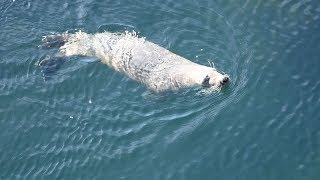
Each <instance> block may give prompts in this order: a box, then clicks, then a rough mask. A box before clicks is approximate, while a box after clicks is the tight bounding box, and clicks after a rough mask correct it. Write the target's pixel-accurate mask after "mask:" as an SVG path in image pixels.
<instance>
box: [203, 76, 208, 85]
mask: <svg viewBox="0 0 320 180" xmlns="http://www.w3.org/2000/svg"><path fill="white" fill-rule="evenodd" d="M209 81H210V77H209V76H208V75H207V76H206V77H205V78H204V79H203V81H202V85H203V86H209Z"/></svg>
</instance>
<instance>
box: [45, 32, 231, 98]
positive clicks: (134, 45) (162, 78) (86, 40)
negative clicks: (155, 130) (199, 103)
mask: <svg viewBox="0 0 320 180" xmlns="http://www.w3.org/2000/svg"><path fill="white" fill-rule="evenodd" d="M53 40H57V41H56V42H58V44H59V46H61V45H62V46H61V47H60V48H59V53H58V54H57V56H79V55H80V56H94V57H97V58H99V59H100V60H101V62H102V63H104V64H107V65H108V66H109V67H111V68H113V69H115V70H116V71H119V72H121V73H123V74H126V75H127V76H128V77H129V78H131V79H133V80H135V81H138V82H140V83H142V84H144V85H145V86H146V87H147V88H148V89H150V90H152V91H154V92H163V91H171V90H178V89H181V88H189V87H194V86H203V87H206V88H210V89H213V90H220V89H221V87H222V86H223V85H225V84H227V82H228V81H229V76H228V75H225V74H222V73H219V72H218V71H217V70H216V69H215V68H214V67H208V66H204V65H200V64H196V63H194V62H191V61H189V60H187V59H185V58H183V57H181V56H178V55H176V54H174V53H172V52H170V51H168V50H167V49H165V48H163V47H160V46H159V45H157V44H154V43H152V42H149V41H146V40H145V39H144V38H141V37H138V36H137V35H136V34H135V33H134V32H133V33H129V32H126V33H109V32H104V33H97V34H88V33H85V32H81V31H80V32H76V33H73V34H70V33H64V34H60V35H50V36H46V37H44V39H43V41H44V44H43V46H45V47H46V46H47V47H50V45H51V44H53V43H51V42H52V41H53Z"/></svg>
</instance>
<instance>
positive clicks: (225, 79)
mask: <svg viewBox="0 0 320 180" xmlns="http://www.w3.org/2000/svg"><path fill="white" fill-rule="evenodd" d="M227 82H229V77H228V76H225V77H224V78H223V79H222V84H226V83H227Z"/></svg>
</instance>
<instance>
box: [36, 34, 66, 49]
mask: <svg viewBox="0 0 320 180" xmlns="http://www.w3.org/2000/svg"><path fill="white" fill-rule="evenodd" d="M67 41H68V35H67V34H53V35H48V36H44V37H43V38H42V42H43V43H42V45H40V48H42V49H49V48H59V47H61V46H63V45H64V44H65V43H66V42H67Z"/></svg>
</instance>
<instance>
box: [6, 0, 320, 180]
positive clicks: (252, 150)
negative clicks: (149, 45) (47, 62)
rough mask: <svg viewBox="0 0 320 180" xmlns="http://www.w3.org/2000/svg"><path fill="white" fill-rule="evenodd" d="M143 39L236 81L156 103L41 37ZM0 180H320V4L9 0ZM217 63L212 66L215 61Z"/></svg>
mask: <svg viewBox="0 0 320 180" xmlns="http://www.w3.org/2000/svg"><path fill="white" fill-rule="evenodd" d="M79 30H81V31H85V32H88V33H97V32H104V31H111V32H124V31H135V32H138V35H139V36H141V37H145V38H146V40H148V41H151V42H154V43H156V44H159V45H160V46H162V47H165V48H166V49H169V50H170V51H172V52H174V53H176V54H179V55H181V56H183V57H185V58H187V59H189V60H191V61H193V62H196V63H198V64H203V65H208V66H209V65H210V63H211V62H212V63H214V65H215V67H216V68H217V69H219V70H222V71H224V72H225V73H227V74H229V75H230V78H231V82H230V84H229V85H228V86H227V87H226V88H224V89H223V90H222V91H220V92H215V93H213V94H209V95H199V94H198V93H196V91H195V90H193V89H190V90H183V91H179V92H171V93H164V94H149V93H148V91H147V89H146V88H145V87H144V86H143V85H141V84H139V83H137V82H134V81H132V80H130V79H129V78H128V77H126V76H124V75H122V74H119V73H117V72H115V71H114V70H112V69H110V68H108V67H107V66H106V65H103V64H101V63H99V62H92V61H91V60H90V59H89V60H90V61H88V59H87V58H86V57H71V58H68V59H67V61H66V62H65V63H64V64H63V65H61V67H60V68H59V69H57V71H54V72H52V73H51V74H50V76H49V77H45V75H44V74H43V70H42V69H41V68H40V67H39V66H37V64H38V63H39V61H41V60H42V59H44V58H46V57H48V56H53V55H54V54H55V53H56V52H57V49H49V50H47V49H41V48H39V46H40V45H41V39H42V36H45V35H48V34H52V33H63V32H66V31H71V32H75V31H79ZM0 40H1V41H0V179H46V180H47V179H147V180H149V179H159V180H163V179H174V180H176V179H219V180H233V179H234V180H257V179H259V180H271V179H272V180H279V179H281V180H301V179H306V180H317V179H320V130H319V129H320V111H319V109H320V78H319V76H320V53H319V49H320V1H317V0H304V1H303V0H279V1H278V0H277V1H276V0H268V1H261V0H246V1H243V0H216V1H211V0H201V1H198V0H197V1H196V0H183V1H182V0H180V1H172V0H162V1H160V0H156V1H147V0H139V1H136V0H131V1H126V0H118V1H111V0H109V1H102V0H96V1H94V0H89V1H88V0H62V1H48V0H47V1H44V0H1V1H0ZM209 62H210V63H209Z"/></svg>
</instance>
